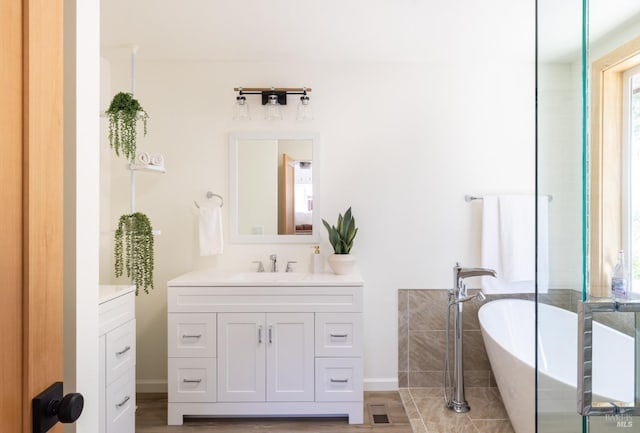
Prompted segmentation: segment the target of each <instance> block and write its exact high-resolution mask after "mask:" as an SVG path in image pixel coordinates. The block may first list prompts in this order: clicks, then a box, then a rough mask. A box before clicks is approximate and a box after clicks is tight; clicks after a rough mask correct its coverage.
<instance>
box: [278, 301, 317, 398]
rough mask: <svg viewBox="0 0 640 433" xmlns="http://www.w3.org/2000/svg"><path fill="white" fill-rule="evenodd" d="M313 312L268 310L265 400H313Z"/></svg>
mask: <svg viewBox="0 0 640 433" xmlns="http://www.w3.org/2000/svg"><path fill="white" fill-rule="evenodd" d="M314 374H315V373H314V318H313V313H267V401H292V402H293V401H313V400H314V397H315V393H314V382H315V376H314Z"/></svg>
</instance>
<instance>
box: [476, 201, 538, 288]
mask: <svg viewBox="0 0 640 433" xmlns="http://www.w3.org/2000/svg"><path fill="white" fill-rule="evenodd" d="M482 213H483V214H482V266H483V267H487V268H491V269H494V270H495V271H496V272H497V273H498V278H490V277H483V281H482V283H483V287H484V289H485V291H486V292H487V293H533V292H534V291H535V257H536V255H535V199H534V196H533V195H530V196H526V195H523V196H500V197H498V196H485V197H484V200H483V208H482ZM547 214H548V199H547V197H540V198H539V205H538V215H539V218H538V292H539V293H546V292H547V290H548V279H549V278H548V233H547V232H548V217H547Z"/></svg>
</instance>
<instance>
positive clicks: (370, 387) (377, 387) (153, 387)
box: [136, 377, 398, 393]
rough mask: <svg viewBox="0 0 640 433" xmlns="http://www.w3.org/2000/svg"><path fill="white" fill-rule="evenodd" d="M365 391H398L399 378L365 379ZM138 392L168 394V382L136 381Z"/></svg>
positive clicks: (160, 380)
mask: <svg viewBox="0 0 640 433" xmlns="http://www.w3.org/2000/svg"><path fill="white" fill-rule="evenodd" d="M364 390H365V391H397V390H398V378H392V377H390V378H375V379H372V378H370V379H364ZM136 392H140V393H151V392H167V381H166V380H162V379H139V380H137V381H136Z"/></svg>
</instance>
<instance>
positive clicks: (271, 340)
mask: <svg viewBox="0 0 640 433" xmlns="http://www.w3.org/2000/svg"><path fill="white" fill-rule="evenodd" d="M271 343H273V327H272V326H271V325H269V344H271Z"/></svg>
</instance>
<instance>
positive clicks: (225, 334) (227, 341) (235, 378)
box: [218, 313, 267, 402]
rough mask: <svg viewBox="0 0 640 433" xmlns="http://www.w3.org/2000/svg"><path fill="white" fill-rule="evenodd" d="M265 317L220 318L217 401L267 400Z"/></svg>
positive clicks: (233, 315)
mask: <svg viewBox="0 0 640 433" xmlns="http://www.w3.org/2000/svg"><path fill="white" fill-rule="evenodd" d="M266 342H267V333H266V328H265V314H264V313H220V314H218V401H221V402H241V401H264V400H265V385H266V382H265V346H266Z"/></svg>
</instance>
